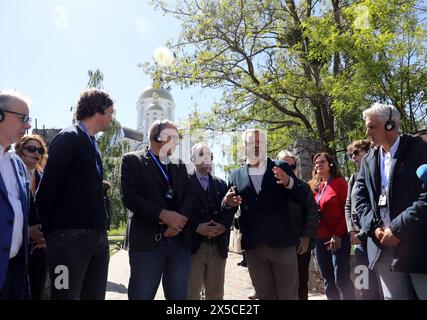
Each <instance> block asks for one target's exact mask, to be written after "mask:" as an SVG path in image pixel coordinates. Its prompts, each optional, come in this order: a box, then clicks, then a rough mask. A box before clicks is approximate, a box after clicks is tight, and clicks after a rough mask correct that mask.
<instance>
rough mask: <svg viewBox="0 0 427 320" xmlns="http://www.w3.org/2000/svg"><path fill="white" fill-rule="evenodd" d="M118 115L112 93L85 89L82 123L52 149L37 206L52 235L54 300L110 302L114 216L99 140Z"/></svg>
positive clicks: (49, 248) (62, 135)
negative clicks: (110, 230) (110, 210)
mask: <svg viewBox="0 0 427 320" xmlns="http://www.w3.org/2000/svg"><path fill="white" fill-rule="evenodd" d="M113 114H114V107H113V100H112V99H111V97H110V95H109V94H108V93H106V92H105V91H102V90H98V89H94V88H92V89H88V90H85V91H83V92H82V93H81V94H80V99H79V101H78V102H77V109H76V119H77V121H78V123H77V124H76V125H73V126H71V127H68V128H65V129H63V130H62V131H61V132H60V133H59V134H58V135H56V136H55V138H54V139H53V141H52V142H51V144H50V146H49V158H48V160H47V164H46V168H45V170H44V174H43V177H42V180H41V182H40V185H39V188H38V190H37V193H36V206H37V209H38V212H39V215H40V220H41V225H42V228H43V230H42V231H43V232H44V234H45V235H47V256H48V264H49V272H50V278H51V283H52V287H51V290H52V291H51V297H52V299H54V300H78V299H80V300H103V299H105V291H106V286H107V275H108V262H109V246H108V238H107V224H108V219H109V217H108V214H107V211H106V208H105V202H104V189H103V183H102V182H103V168H102V159H101V154H100V151H99V149H98V145H97V143H96V140H95V135H96V134H97V133H98V132H105V131H107V130H108V129H109V127H110V125H111V123H112V120H113Z"/></svg>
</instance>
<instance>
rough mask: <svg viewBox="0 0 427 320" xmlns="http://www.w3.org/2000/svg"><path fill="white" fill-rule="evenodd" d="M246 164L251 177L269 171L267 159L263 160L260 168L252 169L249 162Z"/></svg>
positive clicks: (259, 165)
mask: <svg viewBox="0 0 427 320" xmlns="http://www.w3.org/2000/svg"><path fill="white" fill-rule="evenodd" d="M246 164H247V165H248V171H249V175H263V174H264V173H265V171H266V170H267V158H265V159H264V160H261V161H260V162H259V164H258V167H250V166H249V162H248V160H246Z"/></svg>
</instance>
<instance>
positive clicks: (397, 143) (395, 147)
mask: <svg viewBox="0 0 427 320" xmlns="http://www.w3.org/2000/svg"><path fill="white" fill-rule="evenodd" d="M399 144H400V136H397V139H396V141H395V142H394V143H393V145H392V146H391V148H390V152H387V151H385V150H384V148H383V147H381V148H380V150H381V155H382V156H384V155H385V154H386V153H387V154H388V153H390V155H391V158H394V155H395V154H396V152H397V149H398V148H399Z"/></svg>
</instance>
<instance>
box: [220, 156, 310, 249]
mask: <svg viewBox="0 0 427 320" xmlns="http://www.w3.org/2000/svg"><path fill="white" fill-rule="evenodd" d="M274 166H277V167H280V168H281V169H283V170H284V171H285V172H286V173H287V174H288V175H289V176H291V177H292V178H293V179H294V186H293V188H292V189H291V190H288V189H286V188H285V187H283V185H280V184H277V179H276V178H275V177H274V174H273V172H272V169H273V167H274ZM229 186H235V187H236V188H237V193H238V195H240V196H241V197H242V203H241V205H240V212H241V215H240V218H239V224H240V231H241V232H242V249H244V250H247V249H254V248H256V247H257V246H258V245H261V244H265V245H267V246H269V247H270V248H284V247H287V246H293V245H296V244H297V243H298V241H299V240H298V234H297V230H296V229H295V226H294V222H293V220H292V217H291V214H290V212H289V208H288V201H289V199H292V200H293V201H295V202H296V203H297V204H304V202H305V201H306V200H307V197H306V193H305V192H304V187H303V185H302V181H300V180H299V179H298V178H297V177H296V176H295V175H294V173H293V172H292V169H291V168H290V167H289V165H288V164H287V163H286V162H285V161H281V160H276V161H273V160H270V159H269V158H267V170H266V172H265V174H264V177H263V180H262V184H261V191H260V193H259V194H257V193H256V191H255V190H254V187H253V185H252V183H251V178H250V176H249V172H248V165H247V164H246V165H244V166H242V167H240V168H239V169H236V170H234V171H233V172H232V173H231V175H230V178H229ZM223 206H224V203H223ZM234 210H235V211H236V210H237V208H234Z"/></svg>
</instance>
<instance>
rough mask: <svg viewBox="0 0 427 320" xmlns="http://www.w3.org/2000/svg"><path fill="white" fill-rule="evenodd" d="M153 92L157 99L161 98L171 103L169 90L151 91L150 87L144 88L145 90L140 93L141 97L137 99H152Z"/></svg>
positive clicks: (171, 98)
mask: <svg viewBox="0 0 427 320" xmlns="http://www.w3.org/2000/svg"><path fill="white" fill-rule="evenodd" d="M154 92H155V93H156V94H157V96H158V97H159V98H161V99H166V100H169V101H173V97H172V95H171V93H170V92H169V90H166V89H164V88H160V89H158V90H153V88H151V87H149V88H146V89H145V90H144V91H143V92H142V94H141V96H140V97H139V99H147V98H152V97H153V93H154Z"/></svg>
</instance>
